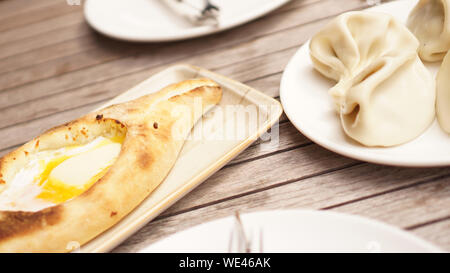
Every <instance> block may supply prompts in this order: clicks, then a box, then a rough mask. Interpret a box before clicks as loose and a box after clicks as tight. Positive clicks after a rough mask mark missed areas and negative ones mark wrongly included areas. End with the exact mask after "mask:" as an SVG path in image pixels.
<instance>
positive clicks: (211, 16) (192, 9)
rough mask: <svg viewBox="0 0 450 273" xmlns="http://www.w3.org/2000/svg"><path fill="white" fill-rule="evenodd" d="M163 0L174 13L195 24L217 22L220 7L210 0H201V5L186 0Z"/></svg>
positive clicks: (212, 23) (213, 23) (216, 23)
mask: <svg viewBox="0 0 450 273" xmlns="http://www.w3.org/2000/svg"><path fill="white" fill-rule="evenodd" d="M163 2H164V3H165V4H166V5H167V6H168V7H169V8H170V9H171V10H172V11H174V12H175V13H177V14H178V15H180V16H182V17H183V18H185V19H187V20H188V21H189V22H191V23H192V24H195V25H215V26H217V25H218V24H219V20H218V18H219V13H220V8H219V7H218V6H216V5H214V4H213V3H211V1H210V0H203V2H204V4H203V6H202V7H197V6H195V5H193V4H192V3H190V2H188V1H186V0H163Z"/></svg>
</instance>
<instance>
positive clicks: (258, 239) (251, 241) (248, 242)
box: [228, 212, 264, 253]
mask: <svg viewBox="0 0 450 273" xmlns="http://www.w3.org/2000/svg"><path fill="white" fill-rule="evenodd" d="M234 219H235V220H234V225H233V229H232V230H231V232H230V239H229V245H228V252H230V253H262V252H263V250H264V245H263V241H264V235H263V230H262V228H261V227H258V228H256V229H253V230H252V233H251V234H250V236H247V235H246V233H245V230H244V225H243V224H242V221H241V217H240V215H239V212H235V217H234Z"/></svg>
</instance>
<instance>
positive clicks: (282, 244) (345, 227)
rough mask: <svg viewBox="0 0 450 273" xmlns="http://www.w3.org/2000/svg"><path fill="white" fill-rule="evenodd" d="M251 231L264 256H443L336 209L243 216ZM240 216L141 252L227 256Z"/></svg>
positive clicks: (405, 234) (399, 233) (409, 237)
mask: <svg viewBox="0 0 450 273" xmlns="http://www.w3.org/2000/svg"><path fill="white" fill-rule="evenodd" d="M241 220H242V223H243V225H244V229H245V232H246V234H247V236H248V237H251V235H250V234H251V232H252V231H255V230H258V229H260V230H262V234H263V252H440V251H441V250H440V249H439V248H437V247H435V246H433V245H431V244H430V243H428V242H426V241H424V240H422V239H420V238H418V237H415V236H413V235H412V234H410V233H408V232H405V231H403V230H401V229H398V228H396V227H392V226H389V225H386V224H383V223H381V222H377V221H374V220H370V219H366V218H362V217H360V216H354V215H346V214H341V213H336V212H330V211H310V210H280V211H263V212H256V213H250V214H244V215H241ZM234 221H235V220H234V217H226V218H222V219H219V220H215V221H213V222H209V223H205V224H201V225H199V226H196V227H193V228H190V229H187V230H185V231H182V232H179V233H176V234H175V235H173V236H171V237H168V238H166V239H163V240H161V241H159V242H157V243H155V244H152V245H150V246H148V247H146V248H144V249H142V250H141V251H140V252H190V253H196V252H227V251H228V246H229V237H230V233H231V229H232V227H233V225H234Z"/></svg>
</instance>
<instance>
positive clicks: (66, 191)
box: [34, 137, 123, 204]
mask: <svg viewBox="0 0 450 273" xmlns="http://www.w3.org/2000/svg"><path fill="white" fill-rule="evenodd" d="M122 142H123V137H115V138H109V139H107V138H102V139H101V141H99V142H98V143H97V144H96V145H93V146H92V147H89V149H83V147H82V146H72V147H67V148H66V149H65V150H64V152H61V153H58V155H56V154H55V156H54V157H53V158H51V159H50V160H48V159H47V160H40V161H39V165H40V169H41V170H42V171H41V172H40V174H39V175H38V176H36V177H35V179H34V183H36V184H37V185H39V186H40V187H41V189H42V191H41V192H40V194H39V195H38V196H37V198H40V199H42V200H45V201H48V202H51V203H55V204H58V203H62V202H65V201H67V200H69V199H72V198H74V197H76V196H78V195H80V194H82V193H83V192H84V191H86V190H87V189H89V188H90V187H91V186H92V185H93V184H94V183H95V182H97V181H98V180H99V179H101V178H102V177H103V176H104V175H105V174H106V172H107V171H108V170H109V168H110V167H111V165H112V164H114V162H115V160H116V159H117V157H118V155H119V153H120V149H121V144H122ZM74 149H77V150H79V151H80V152H75V153H73V152H72V153H70V152H69V151H73V150H74Z"/></svg>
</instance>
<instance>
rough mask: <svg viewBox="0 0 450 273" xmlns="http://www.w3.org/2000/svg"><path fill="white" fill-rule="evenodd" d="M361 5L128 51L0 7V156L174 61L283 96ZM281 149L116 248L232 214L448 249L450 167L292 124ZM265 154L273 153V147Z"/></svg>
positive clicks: (17, 5) (295, 5)
mask: <svg viewBox="0 0 450 273" xmlns="http://www.w3.org/2000/svg"><path fill="white" fill-rule="evenodd" d="M365 7H366V4H365V1H362V0H339V1H336V0H294V1H292V2H291V3H289V4H288V5H286V6H284V7H282V8H280V9H278V10H276V11H275V12H273V13H271V14H269V15H267V16H265V17H264V18H261V19H258V20H256V21H254V22H251V23H248V24H245V25H243V26H240V27H238V28H236V29H233V30H230V31H226V32H224V33H220V34H217V35H213V36H208V37H204V38H199V39H193V40H188V41H184V42H174V43H163V44H133V43H125V42H120V41H115V40H111V39H109V38H106V37H103V36H101V35H99V34H97V33H95V32H94V31H92V30H91V29H90V28H89V27H88V26H87V25H86V23H85V22H84V19H83V13H82V8H81V7H77V6H69V5H67V4H66V1H63V0H39V1H30V0H2V1H0V150H1V152H0V155H4V154H5V153H7V152H8V151H10V150H11V149H14V148H16V147H17V146H19V145H21V144H23V143H24V142H26V141H27V140H29V139H31V138H32V137H33V136H36V135H38V134H39V133H41V132H42V131H43V130H45V129H48V128H50V127H53V126H55V125H57V124H60V123H63V122H66V121H69V120H71V119H74V118H77V117H79V116H80V115H82V114H84V113H87V112H88V111H90V110H92V109H94V108H96V107H97V106H99V105H101V104H103V103H104V102H105V101H107V100H109V99H111V98H113V97H114V96H116V95H118V94H120V93H121V92H124V91H125V90H127V89H128V88H130V87H132V86H134V85H135V84H137V83H139V82H140V81H142V80H144V79H146V78H148V77H149V76H151V75H152V74H154V73H155V72H157V71H160V70H162V69H164V68H165V67H167V66H169V65H171V64H174V63H177V62H183V63H189V64H194V65H197V66H201V67H204V68H207V69H211V70H213V71H216V72H218V73H221V74H224V75H226V76H228V77H231V78H234V79H236V80H239V81H242V82H244V83H246V84H248V85H250V86H253V87H255V88H257V89H259V90H261V91H263V92H265V93H266V94H268V95H270V96H272V97H274V98H278V96H279V82H280V78H281V74H282V71H283V69H284V67H285V66H286V64H287V62H288V60H289V59H290V57H292V55H293V54H294V52H295V51H296V50H297V49H298V48H299V46H300V45H302V44H303V43H304V42H305V41H306V40H307V39H308V38H310V37H311V36H312V35H313V33H315V32H316V31H317V30H318V29H319V28H321V27H322V26H323V25H324V24H325V23H326V22H327V21H329V20H330V19H331V18H333V17H335V16H336V15H338V14H340V13H342V12H345V11H349V10H358V9H362V8H365ZM279 126H280V128H279V129H280V143H279V145H276V146H273V147H270V149H267V147H266V149H264V150H262V149H260V146H259V145H258V142H257V143H255V144H254V145H252V146H251V147H250V148H248V149H247V150H246V151H244V152H243V153H242V154H241V155H239V156H238V157H237V158H236V159H234V160H233V161H232V162H231V163H229V164H228V165H227V166H225V167H224V168H223V169H222V170H220V171H219V172H217V173H216V174H214V175H213V176H212V177H211V178H209V179H208V180H207V181H205V183H204V184H202V185H201V186H200V187H198V188H197V189H196V190H194V191H193V192H191V193H190V194H189V195H187V196H186V197H185V198H183V199H182V200H180V201H179V202H178V203H176V204H175V205H174V206H172V207H171V208H170V209H168V210H167V211H166V212H165V213H163V214H162V215H160V216H159V217H158V218H157V219H155V220H154V221H152V222H151V223H149V224H147V225H146V226H145V227H144V228H143V229H141V230H140V231H139V232H137V233H136V234H135V235H134V236H132V237H130V238H129V239H128V240H126V241H125V242H124V243H123V244H122V245H120V246H119V247H117V248H116V249H115V250H114V251H116V252H132V251H135V250H137V249H139V248H140V247H142V246H143V245H147V244H149V243H152V242H155V241H157V240H159V239H161V238H164V237H165V236H168V235H170V234H173V233H175V232H178V231H181V230H184V229H186V228H188V227H191V226H194V225H197V224H199V223H204V222H206V221H209V220H213V219H217V218H219V217H223V216H228V215H230V214H232V213H233V212H234V211H236V210H239V211H241V212H248V211H256V210H266V209H287V208H308V209H322V210H333V211H339V212H345V213H350V214H358V215H362V216H366V217H370V218H374V219H377V220H381V221H383V222H386V223H389V224H392V225H394V226H398V227H400V228H403V229H406V230H408V231H411V232H413V233H415V234H417V235H419V236H420V237H423V238H425V239H427V240H429V241H431V242H433V243H435V244H436V245H438V246H440V247H442V248H443V249H445V250H450V168H448V167H447V168H428V169H417V168H416V169H410V168H394V167H386V166H379V165H374V164H368V163H364V162H359V161H356V160H352V159H349V158H346V157H342V156H340V155H337V154H335V153H332V152H330V151H327V150H325V149H323V148H321V147H319V146H318V145H316V144H314V143H312V142H311V141H310V140H308V139H307V138H305V137H304V136H302V135H301V134H300V133H299V132H298V131H297V130H296V129H295V128H294V127H293V126H292V125H291V123H290V122H289V121H288V120H287V118H286V117H285V116H283V117H282V119H281V121H280V125H279ZM266 146H267V145H266Z"/></svg>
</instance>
